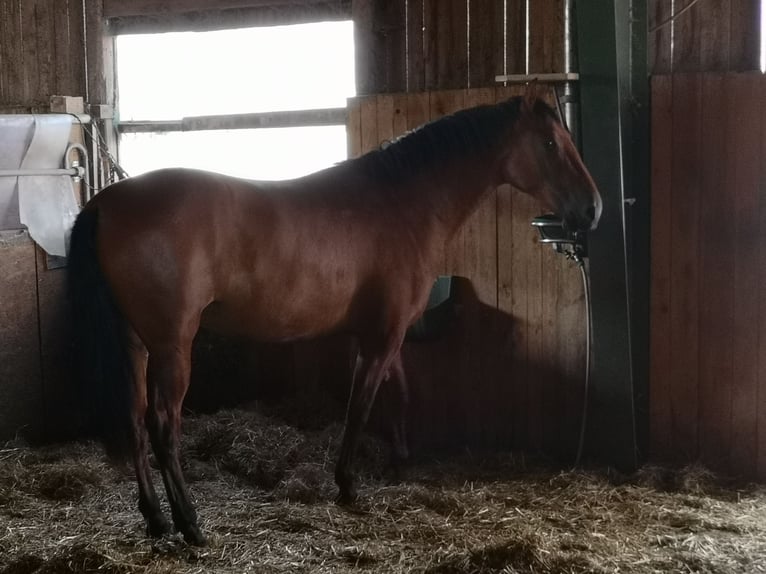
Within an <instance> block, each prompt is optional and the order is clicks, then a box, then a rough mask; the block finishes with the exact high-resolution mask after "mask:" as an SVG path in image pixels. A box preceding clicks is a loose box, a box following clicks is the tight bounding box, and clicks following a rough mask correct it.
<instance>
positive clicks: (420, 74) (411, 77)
mask: <svg viewBox="0 0 766 574" xmlns="http://www.w3.org/2000/svg"><path fill="white" fill-rule="evenodd" d="M423 2H424V0H408V1H407V91H408V92H421V91H423V90H425V86H426V68H425V44H424V33H423V27H424V21H423V10H424V6H423Z"/></svg>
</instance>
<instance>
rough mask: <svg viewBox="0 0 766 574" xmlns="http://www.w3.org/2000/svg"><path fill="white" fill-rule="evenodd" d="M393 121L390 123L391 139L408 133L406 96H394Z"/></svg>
mask: <svg viewBox="0 0 766 574" xmlns="http://www.w3.org/2000/svg"><path fill="white" fill-rule="evenodd" d="M393 107H394V119H393V122H392V128H393V137H394V138H398V137H400V136H402V135H404V134H405V133H407V131H408V127H407V95H406V94H394V96H393Z"/></svg>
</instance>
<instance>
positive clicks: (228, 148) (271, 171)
mask: <svg viewBox="0 0 766 574" xmlns="http://www.w3.org/2000/svg"><path fill="white" fill-rule="evenodd" d="M344 159H346V128H345V127H344V126H322V127H304V128H278V129H242V130H209V131H199V132H167V133H135V134H131V133H126V134H123V135H122V137H121V138H120V163H121V165H122V166H123V167H124V168H125V170H126V171H127V172H128V173H129V174H130V175H138V174H140V173H145V172H147V171H151V170H153V169H160V168H163V167H191V168H196V169H205V170H208V171H216V172H219V173H226V174H229V175H233V176H236V177H244V178H248V179H290V178H293V177H299V176H301V175H306V174H309V173H312V172H314V171H319V170H320V169H323V168H325V167H328V166H330V165H332V164H334V163H337V162H339V161H343V160H344Z"/></svg>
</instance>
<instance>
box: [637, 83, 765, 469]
mask: <svg viewBox="0 0 766 574" xmlns="http://www.w3.org/2000/svg"><path fill="white" fill-rule="evenodd" d="M652 99H653V109H652V129H653V136H652V287H651V288H652V291H651V296H652V305H651V330H652V346H651V394H652V399H651V433H652V450H653V453H654V454H655V455H656V456H658V457H660V458H665V459H674V460H679V459H680V460H697V459H700V460H702V461H703V462H704V463H706V464H708V465H710V466H711V467H713V468H716V469H720V470H724V471H728V472H732V473H736V474H742V475H745V476H747V477H751V478H752V477H758V478H760V479H765V478H766V297H765V294H766V185H765V184H766V170H765V168H764V166H766V161H765V160H766V105H764V104H763V102H765V101H766V78H764V76H763V75H761V74H760V73H743V74H732V73H689V74H674V75H673V76H655V77H654V78H653V80H652Z"/></svg>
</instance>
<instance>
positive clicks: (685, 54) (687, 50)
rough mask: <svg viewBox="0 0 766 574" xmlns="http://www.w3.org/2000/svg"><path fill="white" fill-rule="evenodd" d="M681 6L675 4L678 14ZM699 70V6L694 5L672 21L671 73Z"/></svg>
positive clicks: (687, 1)
mask: <svg viewBox="0 0 766 574" xmlns="http://www.w3.org/2000/svg"><path fill="white" fill-rule="evenodd" d="M689 2H690V0H686V2H685V3H684V4H683V5H682V4H680V3H679V2H676V3H675V7H676V13H678V12H679V11H680V10H681V9H682V8H683V7H684V6H686V4H688V3H689ZM699 69H700V5H699V3H697V4H694V5H693V6H692V7H691V8H690V9H688V10H686V11H685V12H684V13H683V14H680V15H679V16H677V17H676V18H675V20H674V21H673V72H696V71H698V70H699Z"/></svg>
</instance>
